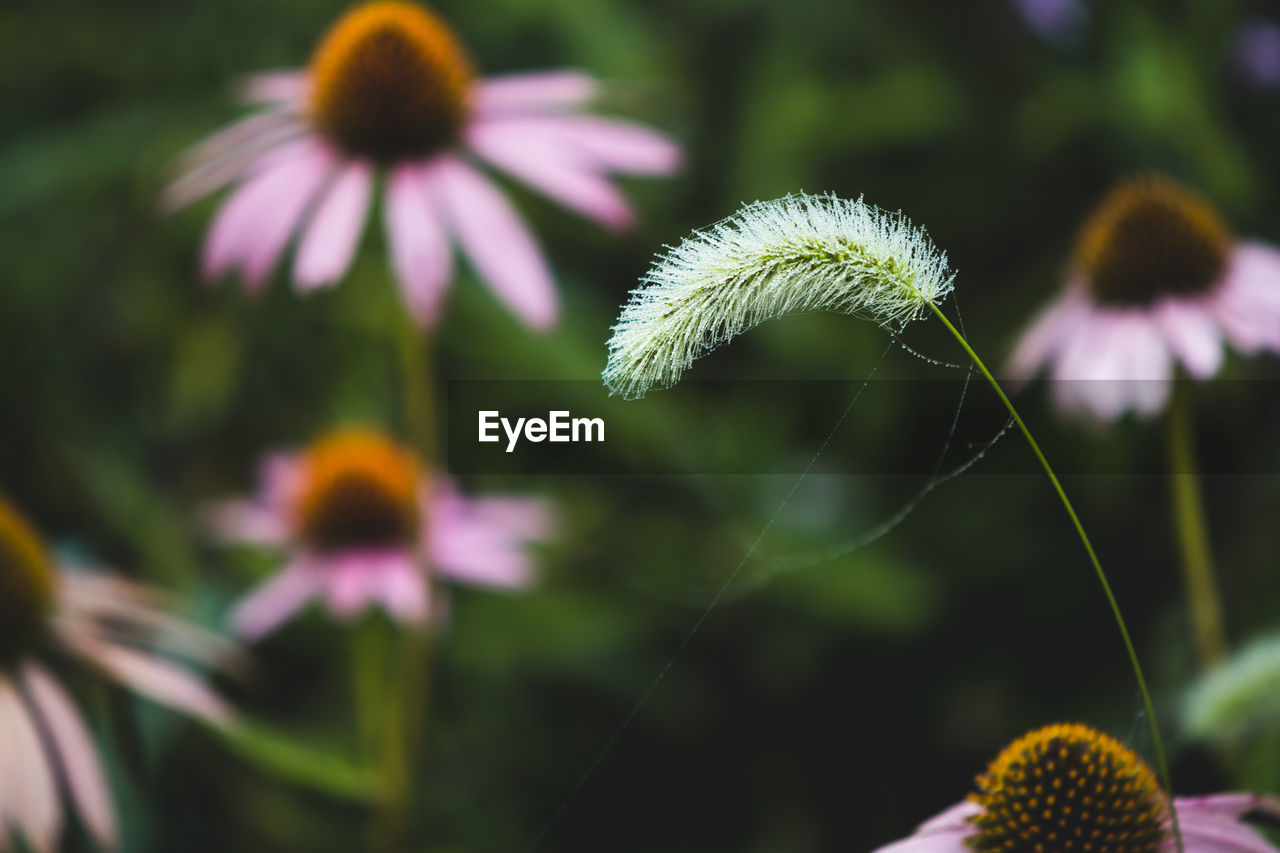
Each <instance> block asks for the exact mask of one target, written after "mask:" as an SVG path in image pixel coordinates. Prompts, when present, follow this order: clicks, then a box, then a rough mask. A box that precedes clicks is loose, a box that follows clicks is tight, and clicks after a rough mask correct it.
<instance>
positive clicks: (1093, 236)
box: [1077, 178, 1231, 307]
mask: <svg viewBox="0 0 1280 853" xmlns="http://www.w3.org/2000/svg"><path fill="white" fill-rule="evenodd" d="M1230 251H1231V234H1230V232H1229V231H1228V230H1227V227H1226V225H1225V224H1224V223H1223V221H1222V219H1221V218H1220V217H1219V216H1218V213H1217V211H1215V210H1214V209H1213V207H1212V206H1211V205H1210V204H1209V202H1208V201H1206V200H1205V199H1204V198H1202V197H1201V196H1200V195H1198V194H1196V193H1194V192H1192V191H1191V190H1189V189H1187V188H1185V187H1183V186H1180V185H1179V184H1176V183H1174V182H1173V181H1170V180H1167V179H1165V178H1142V179H1137V180H1131V181H1126V182H1124V183H1122V184H1120V185H1119V186H1118V187H1116V188H1115V189H1114V190H1112V191H1111V193H1110V194H1108V195H1107V196H1106V198H1104V199H1103V200H1102V202H1101V204H1099V205H1098V207H1097V209H1096V210H1095V211H1094V212H1093V214H1092V216H1090V218H1089V219H1088V221H1087V222H1086V223H1085V226H1084V228H1083V229H1082V231H1081V234H1080V242H1079V246H1078V249H1077V260H1078V264H1079V267H1080V270H1081V271H1082V272H1083V273H1084V275H1085V277H1086V279H1087V281H1088V283H1089V288H1090V291H1091V292H1092V294H1093V296H1094V298H1095V299H1096V300H1097V301H1098V302H1099V303H1101V304H1106V305H1116V306H1121V307H1124V306H1146V305H1150V304H1152V303H1154V302H1156V301H1157V300H1159V299H1161V298H1162V297H1167V296H1172V297H1192V296H1198V295H1201V294H1205V293H1209V292H1211V291H1212V290H1213V289H1214V288H1215V287H1217V285H1218V284H1219V283H1220V281H1221V279H1222V274H1223V271H1224V269H1225V268H1226V265H1227V258H1228V256H1229V254H1230Z"/></svg>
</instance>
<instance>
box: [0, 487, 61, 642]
mask: <svg viewBox="0 0 1280 853" xmlns="http://www.w3.org/2000/svg"><path fill="white" fill-rule="evenodd" d="M54 584H55V580H54V574H53V567H52V566H51V565H50V562H49V557H48V554H47V553H46V552H45V548H44V545H43V543H41V541H40V538H39V537H38V536H37V535H36V533H35V531H34V530H33V529H32V528H31V526H30V525H29V524H28V523H27V522H26V520H25V519H23V518H22V516H21V515H19V514H18V512H17V510H15V509H14V508H13V507H12V506H11V505H10V504H9V503H8V502H7V501H5V500H4V498H0V666H3V665H6V664H9V663H12V662H13V661H14V660H16V659H17V658H19V657H21V656H22V655H23V654H24V653H25V652H27V651H29V650H30V649H31V648H32V647H33V646H35V645H36V644H38V643H39V642H40V640H41V639H43V637H44V635H45V632H46V631H47V630H48V626H49V619H50V617H51V616H52V613H53V604H54Z"/></svg>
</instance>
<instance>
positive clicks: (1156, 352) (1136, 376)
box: [1125, 314, 1173, 418]
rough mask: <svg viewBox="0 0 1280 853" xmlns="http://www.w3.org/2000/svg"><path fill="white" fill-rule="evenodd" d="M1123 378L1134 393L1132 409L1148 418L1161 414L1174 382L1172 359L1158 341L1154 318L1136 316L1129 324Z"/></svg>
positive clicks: (1165, 345)
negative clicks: (1125, 368) (1128, 382)
mask: <svg viewBox="0 0 1280 853" xmlns="http://www.w3.org/2000/svg"><path fill="white" fill-rule="evenodd" d="M1125 342H1126V344H1127V346H1128V367H1127V370H1126V378H1127V379H1129V381H1130V384H1131V386H1132V391H1133V406H1134V409H1135V410H1136V411H1137V413H1138V414H1139V415H1141V416H1142V417H1146V418H1150V417H1154V416H1155V415H1158V414H1159V413H1160V412H1162V411H1163V410H1164V407H1165V403H1166V402H1168V399H1169V387H1170V383H1171V381H1172V379H1173V357H1172V354H1171V353H1170V352H1169V347H1168V345H1167V344H1166V343H1165V341H1164V340H1163V339H1162V338H1161V337H1160V333H1159V331H1158V330H1157V328H1156V325H1155V321H1154V319H1153V318H1151V317H1149V316H1147V315H1145V314H1142V315H1135V316H1134V317H1133V318H1132V319H1131V320H1130V321H1129V323H1128V327H1127V329H1126V336H1125Z"/></svg>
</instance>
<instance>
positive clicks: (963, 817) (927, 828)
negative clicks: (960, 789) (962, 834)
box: [915, 800, 982, 835]
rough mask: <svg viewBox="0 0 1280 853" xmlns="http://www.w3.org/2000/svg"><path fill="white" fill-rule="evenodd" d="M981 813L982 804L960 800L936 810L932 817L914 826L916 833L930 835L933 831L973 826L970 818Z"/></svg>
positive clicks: (970, 827) (969, 828)
mask: <svg viewBox="0 0 1280 853" xmlns="http://www.w3.org/2000/svg"><path fill="white" fill-rule="evenodd" d="M981 813H982V806H980V805H978V804H977V803H975V802H973V801H972V800H961V801H960V802H958V803H956V804H955V805H954V806H949V807H947V808H946V809H943V810H942V811H940V812H938V813H937V814H936V815H934V816H933V817H931V818H929V819H928V820H926V821H925V822H924V823H922V824H920V825H919V826H918V827H916V832H915V834H916V835H932V834H933V833H935V832H947V831H949V830H953V829H968V830H971V829H972V828H973V824H971V823H970V819H972V818H974V817H977V816H978V815H979V814H981Z"/></svg>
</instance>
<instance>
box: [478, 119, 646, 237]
mask: <svg viewBox="0 0 1280 853" xmlns="http://www.w3.org/2000/svg"><path fill="white" fill-rule="evenodd" d="M521 124H522V122H491V123H488V124H478V125H476V126H474V127H472V129H471V131H470V133H468V135H467V139H468V142H469V143H470V145H471V147H472V148H474V149H475V151H476V153H477V154H479V155H480V156H481V157H483V158H485V159H486V160H488V161H489V162H490V163H492V164H493V165H494V166H497V167H498V168H499V169H502V170H504V171H506V172H508V173H510V174H511V175H513V176H515V177H516V178H519V179H520V180H522V181H524V182H525V183H527V184H528V185H529V186H531V187H533V188H534V189H536V190H538V191H540V192H542V193H543V194H544V195H546V196H548V197H550V198H552V199H555V200H556V201H558V202H560V203H561V204H563V205H564V206H565V207H567V208H569V209H570V210H574V211H577V212H578V213H581V214H582V215H583V216H586V217H588V218H589V219H594V220H596V221H597V222H599V223H601V224H603V225H605V226H607V227H609V228H612V229H614V230H615V231H620V230H624V229H627V228H630V227H631V226H633V225H634V224H635V215H634V214H633V213H632V212H631V207H630V205H628V204H627V200H626V199H625V198H623V196H622V193H621V192H620V191H619V190H618V188H617V187H615V186H614V185H613V184H611V183H610V182H609V181H608V180H607V179H605V178H604V177H603V176H601V175H600V174H598V173H596V172H594V171H592V170H591V169H590V168H588V166H587V161H586V160H585V159H584V158H581V157H579V158H576V161H575V159H574V158H572V157H571V156H569V157H567V156H566V154H565V147H564V146H563V145H562V144H561V145H555V144H548V142H547V140H546V139H541V140H540V139H538V136H537V135H536V134H534V135H530V134H528V133H525V132H524V131H523V129H522V128H521V127H520V125H521ZM570 153H571V152H570Z"/></svg>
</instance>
